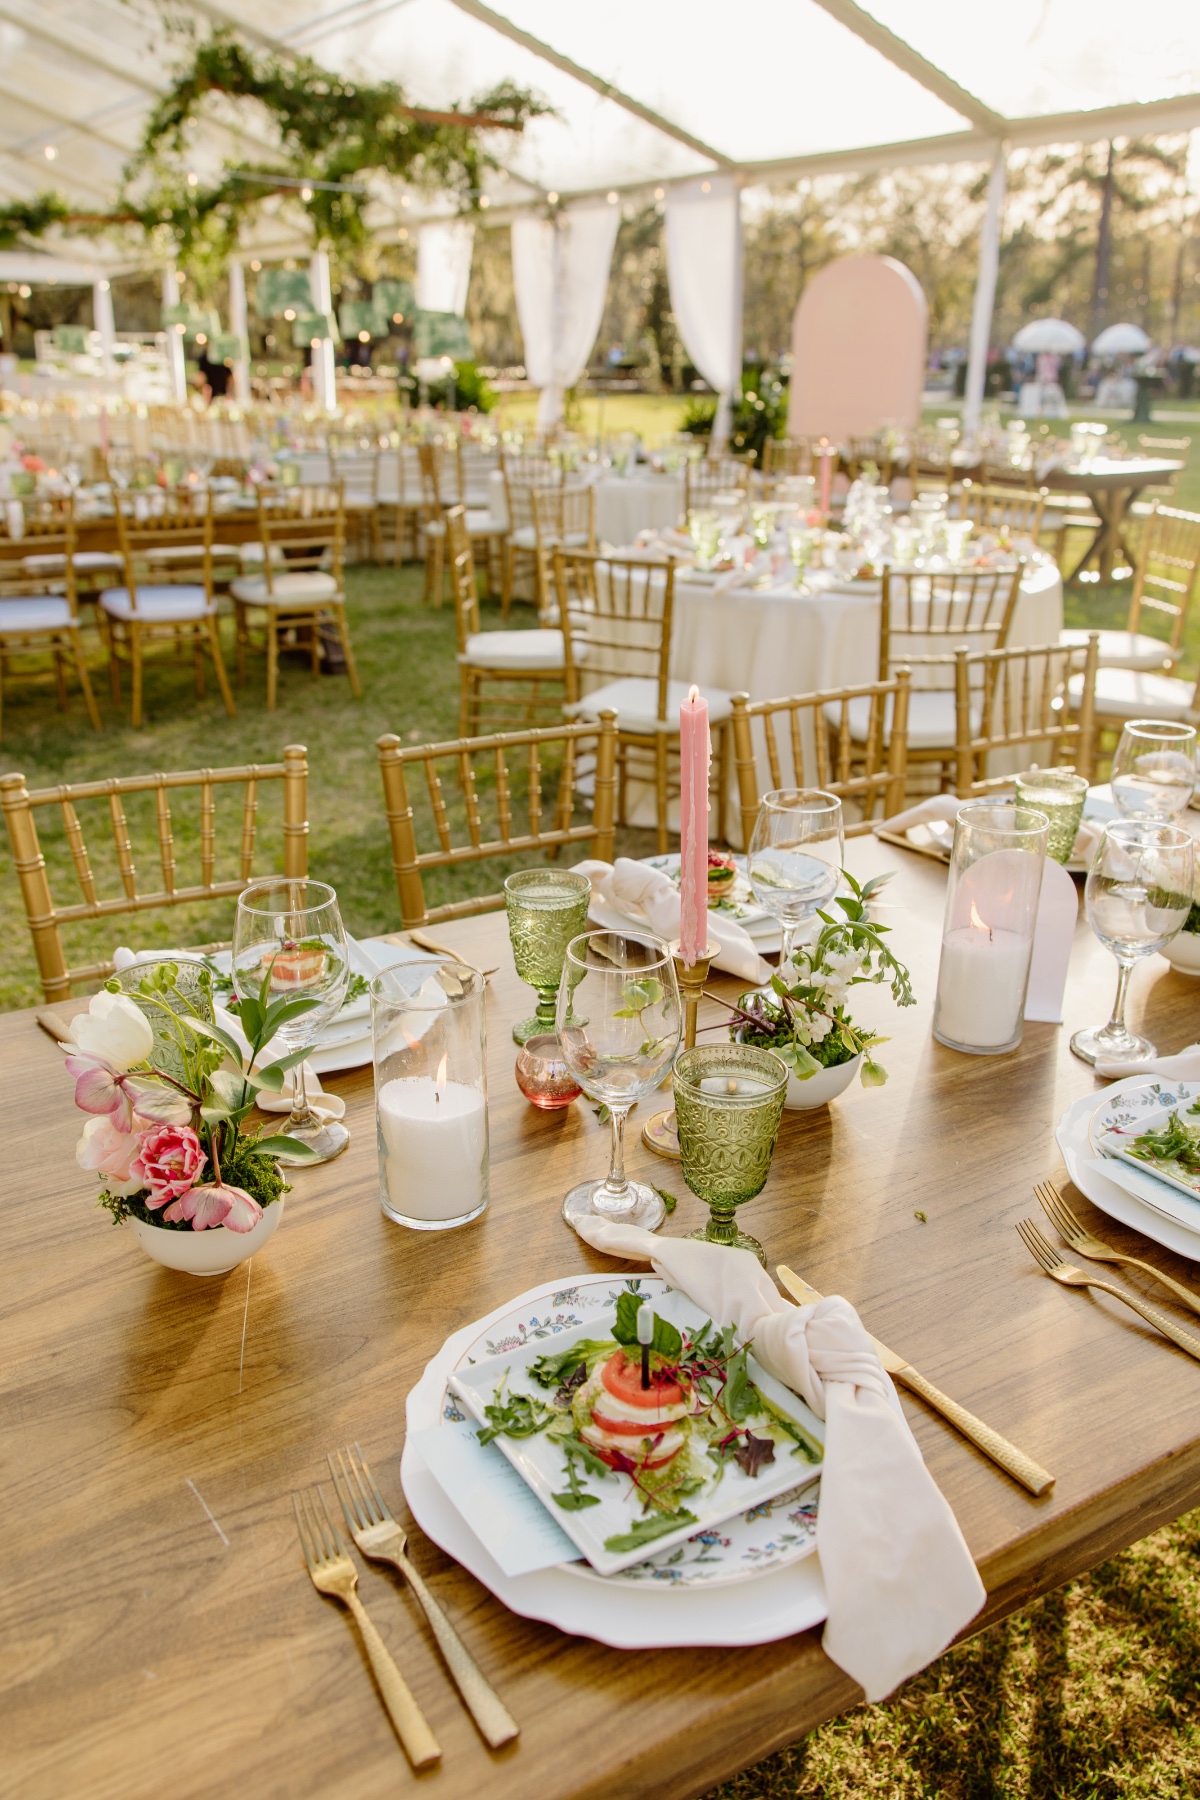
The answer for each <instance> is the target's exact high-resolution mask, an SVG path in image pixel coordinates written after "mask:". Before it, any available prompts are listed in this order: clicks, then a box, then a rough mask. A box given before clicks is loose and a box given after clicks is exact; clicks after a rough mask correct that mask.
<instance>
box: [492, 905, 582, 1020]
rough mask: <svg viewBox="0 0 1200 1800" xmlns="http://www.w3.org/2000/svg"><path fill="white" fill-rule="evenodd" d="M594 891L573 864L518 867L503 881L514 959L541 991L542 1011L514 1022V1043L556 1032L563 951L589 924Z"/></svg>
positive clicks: (527, 979)
mask: <svg viewBox="0 0 1200 1800" xmlns="http://www.w3.org/2000/svg"><path fill="white" fill-rule="evenodd" d="M591 895H592V884H591V882H590V881H589V880H588V878H587V876H586V875H580V874H579V873H578V872H577V871H576V870H574V869H518V871H517V873H516V874H515V875H510V876H509V877H508V879H507V881H506V882H505V883H504V899H505V904H506V906H507V908H508V935H509V939H510V941H511V943H512V950H513V961H514V962H515V963H516V965H517V974H518V975H519V976H520V977H521V980H522V981H525V982H528V984H529V986H530V987H531V988H534V989H536V991H537V997H538V998H537V1011H536V1012H535V1013H534V1014H533V1015H532V1016H531V1017H530V1018H528V1019H522V1020H521V1022H520V1024H519V1025H514V1026H513V1031H512V1034H513V1042H514V1043H515V1044H524V1043H526V1042H527V1041H528V1040H529V1039H530V1038H531V1037H543V1036H545V1035H546V1034H547V1033H549V1034H551V1035H553V1032H554V1005H555V999H556V997H557V994H558V983H559V980H560V978H561V976H562V971H563V956H564V954H565V953H566V948H567V945H568V944H569V943H570V942H571V940H572V939H573V938H577V937H578V936H579V934H580V932H581V931H583V930H584V928H585V927H586V925H587V916H588V903H589V901H590V899H591Z"/></svg>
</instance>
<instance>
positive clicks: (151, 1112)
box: [67, 989, 192, 1131]
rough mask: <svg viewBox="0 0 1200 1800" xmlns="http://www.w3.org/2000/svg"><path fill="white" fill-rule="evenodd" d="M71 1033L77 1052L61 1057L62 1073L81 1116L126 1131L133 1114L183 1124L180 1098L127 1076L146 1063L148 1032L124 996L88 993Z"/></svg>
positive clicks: (185, 1109)
mask: <svg viewBox="0 0 1200 1800" xmlns="http://www.w3.org/2000/svg"><path fill="white" fill-rule="evenodd" d="M71 1035H72V1036H73V1037H74V1039H75V1042H76V1044H77V1045H78V1050H77V1051H76V1052H74V1053H73V1054H72V1055H70V1056H68V1057H67V1073H68V1074H69V1075H73V1076H74V1077H75V1104H76V1106H77V1107H78V1108H79V1109H80V1111H81V1112H89V1113H108V1114H110V1115H111V1116H112V1117H113V1118H114V1120H115V1121H116V1123H117V1124H118V1125H119V1127H120V1129H121V1130H122V1131H129V1130H131V1129H132V1125H133V1115H134V1112H135V1110H136V1111H137V1112H139V1113H140V1114H141V1115H142V1117H143V1118H144V1119H154V1120H157V1121H158V1123H160V1124H164V1125H166V1124H171V1125H186V1124H187V1123H188V1122H189V1120H190V1119H191V1116H192V1111H191V1107H190V1106H189V1104H188V1102H187V1100H186V1098H185V1097H184V1096H183V1095H182V1094H177V1093H175V1092H174V1090H173V1089H171V1088H169V1087H167V1086H166V1085H165V1084H164V1083H162V1082H160V1081H155V1080H153V1079H151V1078H146V1077H138V1076H133V1075H130V1074H129V1070H130V1069H132V1068H134V1067H135V1066H136V1065H137V1064H138V1063H144V1062H146V1061H148V1060H149V1056H150V1052H151V1051H152V1050H153V1048H154V1033H153V1031H152V1030H151V1028H150V1021H149V1019H147V1017H146V1015H145V1014H144V1013H143V1012H142V1011H141V1010H140V1008H138V1007H136V1006H135V1005H134V1004H133V1001H132V1000H129V999H127V998H126V997H125V995H124V994H110V993H109V992H108V990H107V989H105V990H104V991H103V992H101V993H99V994H93V995H92V997H91V1000H90V1001H89V1002H88V1010H87V1012H86V1013H82V1014H81V1015H80V1016H79V1018H77V1019H76V1020H75V1021H74V1022H73V1024H72V1026H71Z"/></svg>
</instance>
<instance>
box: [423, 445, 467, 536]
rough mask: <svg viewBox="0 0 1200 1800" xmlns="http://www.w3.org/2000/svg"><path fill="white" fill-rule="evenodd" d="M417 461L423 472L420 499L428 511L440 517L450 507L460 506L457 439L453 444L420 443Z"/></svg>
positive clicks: (459, 471)
mask: <svg viewBox="0 0 1200 1800" xmlns="http://www.w3.org/2000/svg"><path fill="white" fill-rule="evenodd" d="M417 461H418V463H419V465H420V469H421V498H422V500H423V501H424V503H425V505H426V507H427V508H428V509H429V511H430V512H431V513H432V514H433V515H434V516H435V517H440V516H441V514H442V512H443V511H444V510H445V508H446V507H447V506H457V505H458V503H459V501H460V500H461V498H462V474H461V468H460V465H459V445H458V439H457V438H455V439H454V441H453V442H452V443H444V442H442V441H440V440H430V441H429V442H427V443H424V444H418V446H417Z"/></svg>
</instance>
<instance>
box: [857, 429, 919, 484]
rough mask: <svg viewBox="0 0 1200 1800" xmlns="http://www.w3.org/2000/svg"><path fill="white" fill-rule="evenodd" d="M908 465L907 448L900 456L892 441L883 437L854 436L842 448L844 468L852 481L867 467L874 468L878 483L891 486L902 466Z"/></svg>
mask: <svg viewBox="0 0 1200 1800" xmlns="http://www.w3.org/2000/svg"><path fill="white" fill-rule="evenodd" d="M907 466H908V452H907V450H906V451H905V452H904V454H903V457H900V456H898V455H897V452H896V449H895V446H894V445H893V444H892V443H891V441H890V440H885V439H884V438H881V437H875V436H872V437H852V438H850V439H849V441H848V442H847V443H846V445H845V447H844V448H843V450H842V468H843V469H844V470H845V472H846V474H847V475H848V476H849V478H850V480H851V481H857V480H858V479H859V478H860V477H861V476H862V475H863V473H864V472H865V471H866V470H867V469H869V468H873V469H874V470H875V473H876V477H877V480H878V483H879V484H880V485H881V486H883V487H890V486H891V484H892V480H893V477H894V476H895V475H896V474H897V473H898V471H899V470H900V468H901V467H903V468H905V469H907Z"/></svg>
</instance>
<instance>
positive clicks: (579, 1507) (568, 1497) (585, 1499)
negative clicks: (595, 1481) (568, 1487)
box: [550, 1490, 600, 1512]
mask: <svg viewBox="0 0 1200 1800" xmlns="http://www.w3.org/2000/svg"><path fill="white" fill-rule="evenodd" d="M550 1498H551V1499H552V1500H553V1502H554V1504H555V1506H561V1507H562V1509H563V1511H564V1512H582V1511H583V1508H584V1507H585V1506H599V1504H600V1496H599V1494H585V1493H584V1492H583V1491H582V1490H580V1492H579V1493H577V1494H551V1496H550Z"/></svg>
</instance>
